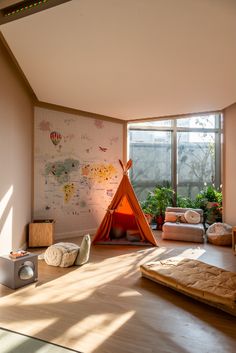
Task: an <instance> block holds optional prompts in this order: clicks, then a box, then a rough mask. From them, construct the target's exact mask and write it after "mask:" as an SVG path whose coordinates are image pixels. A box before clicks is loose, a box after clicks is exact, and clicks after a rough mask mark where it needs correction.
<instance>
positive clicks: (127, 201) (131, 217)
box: [93, 159, 157, 246]
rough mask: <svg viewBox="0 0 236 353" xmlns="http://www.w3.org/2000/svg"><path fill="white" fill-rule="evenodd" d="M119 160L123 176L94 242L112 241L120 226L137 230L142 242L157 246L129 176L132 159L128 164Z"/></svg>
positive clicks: (125, 229)
mask: <svg viewBox="0 0 236 353" xmlns="http://www.w3.org/2000/svg"><path fill="white" fill-rule="evenodd" d="M119 162H120V165H121V167H122V169H123V178H122V180H121V183H120V185H119V187H118V189H117V191H116V193H115V195H114V197H113V200H112V202H111V204H110V206H109V207H108V209H107V212H106V214H105V216H104V218H103V220H102V223H101V225H100V227H99V228H98V230H97V232H96V234H95V237H94V240H93V243H99V242H102V243H104V242H106V241H108V242H110V241H111V240H112V231H113V230H114V229H116V230H117V229H119V228H118V227H120V230H121V231H122V232H123V233H124V232H125V231H127V232H128V231H131V232H132V231H133V232H134V233H135V231H136V232H137V233H138V234H139V239H140V242H143V243H145V242H146V243H151V244H152V245H154V246H157V242H156V239H155V238H154V235H153V233H152V231H151V229H150V227H149V224H148V223H147V220H146V218H145V216H144V214H143V211H142V209H141V207H140V205H139V202H138V200H137V197H136V195H135V193H134V190H133V187H132V185H131V183H130V181H129V178H128V176H127V171H128V170H129V169H130V167H131V166H132V160H131V159H130V160H129V161H128V162H127V164H126V165H124V164H123V163H122V162H121V161H119Z"/></svg>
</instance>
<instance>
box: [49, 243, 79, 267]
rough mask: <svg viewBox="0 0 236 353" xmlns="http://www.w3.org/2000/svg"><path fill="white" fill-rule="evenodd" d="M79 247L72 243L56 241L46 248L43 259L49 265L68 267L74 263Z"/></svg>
mask: <svg viewBox="0 0 236 353" xmlns="http://www.w3.org/2000/svg"><path fill="white" fill-rule="evenodd" d="M79 249H80V247H79V246H78V245H76V244H73V243H56V244H53V245H51V246H49V247H48V248H47V250H46V251H45V254H44V260H45V261H46V263H47V264H48V265H50V266H59V267H69V266H72V265H74V262H75V260H76V258H77V255H78V253H79Z"/></svg>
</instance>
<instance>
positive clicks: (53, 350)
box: [0, 327, 80, 353]
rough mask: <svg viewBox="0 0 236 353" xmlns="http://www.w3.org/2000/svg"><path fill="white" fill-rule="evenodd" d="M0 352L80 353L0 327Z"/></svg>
mask: <svg viewBox="0 0 236 353" xmlns="http://www.w3.org/2000/svg"><path fill="white" fill-rule="evenodd" d="M0 352H1V353H36V352H37V353H39V352H40V353H72V352H76V353H80V352H79V351H75V350H74V349H69V348H65V347H63V346H60V345H57V344H54V343H49V342H46V341H43V340H41V339H38V338H33V337H30V336H27V335H23V334H20V333H17V332H14V331H11V330H7V329H4V328H2V327H1V328H0Z"/></svg>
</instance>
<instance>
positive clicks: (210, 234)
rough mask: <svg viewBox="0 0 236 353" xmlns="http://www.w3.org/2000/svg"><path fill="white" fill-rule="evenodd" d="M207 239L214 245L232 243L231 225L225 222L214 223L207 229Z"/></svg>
mask: <svg viewBox="0 0 236 353" xmlns="http://www.w3.org/2000/svg"><path fill="white" fill-rule="evenodd" d="M206 234H207V241H208V242H209V243H211V244H214V245H222V246H231V245H232V227H231V226H230V225H229V224H226V223H220V222H217V223H214V224H212V225H211V226H210V227H209V228H208V229H207V232H206Z"/></svg>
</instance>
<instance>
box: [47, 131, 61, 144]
mask: <svg viewBox="0 0 236 353" xmlns="http://www.w3.org/2000/svg"><path fill="white" fill-rule="evenodd" d="M61 138H62V136H61V134H60V132H57V131H52V132H51V133H50V139H51V141H52V143H53V144H54V145H55V146H57V145H58V144H59V143H60V141H61Z"/></svg>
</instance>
